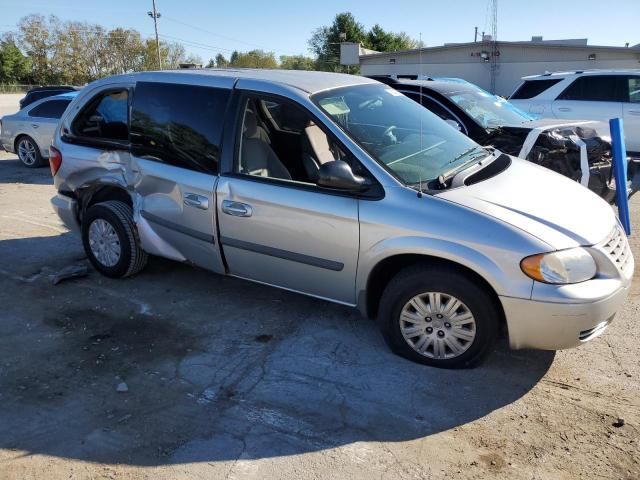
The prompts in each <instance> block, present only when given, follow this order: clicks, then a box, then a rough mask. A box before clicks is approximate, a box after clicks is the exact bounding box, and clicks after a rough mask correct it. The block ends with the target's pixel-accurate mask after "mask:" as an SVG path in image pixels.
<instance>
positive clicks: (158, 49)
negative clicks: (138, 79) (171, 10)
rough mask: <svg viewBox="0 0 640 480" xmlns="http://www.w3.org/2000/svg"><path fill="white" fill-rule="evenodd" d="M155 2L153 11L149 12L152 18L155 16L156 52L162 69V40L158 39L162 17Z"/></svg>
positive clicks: (153, 0) (159, 67)
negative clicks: (159, 22) (159, 20)
mask: <svg viewBox="0 0 640 480" xmlns="http://www.w3.org/2000/svg"><path fill="white" fill-rule="evenodd" d="M152 2H153V11H151V12H147V15H149V16H150V17H151V18H153V26H154V28H155V30H156V54H157V55H158V69H159V70H162V60H161V58H160V40H158V19H159V18H160V16H161V15H160V12H158V11H157V10H156V0H152Z"/></svg>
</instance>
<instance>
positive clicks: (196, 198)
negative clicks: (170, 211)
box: [182, 192, 209, 210]
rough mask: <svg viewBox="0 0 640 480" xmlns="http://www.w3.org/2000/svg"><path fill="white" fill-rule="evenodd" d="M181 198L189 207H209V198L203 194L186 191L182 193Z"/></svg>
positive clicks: (203, 208)
mask: <svg viewBox="0 0 640 480" xmlns="http://www.w3.org/2000/svg"><path fill="white" fill-rule="evenodd" d="M182 200H183V202H184V204H185V205H187V206H189V207H194V208H199V209H200V210H207V209H208V208H209V199H208V198H207V197H205V196H204V195H198V194H197V193H189V192H187V193H185V194H184V195H183V197H182Z"/></svg>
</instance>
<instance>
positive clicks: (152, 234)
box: [129, 156, 225, 273]
mask: <svg viewBox="0 0 640 480" xmlns="http://www.w3.org/2000/svg"><path fill="white" fill-rule="evenodd" d="M131 171H132V177H131V179H130V182H131V183H130V185H129V189H130V190H131V191H132V192H134V193H133V195H134V198H135V202H134V220H135V221H136V223H137V224H138V233H139V234H140V240H141V242H142V246H143V248H144V249H145V250H146V251H148V252H149V253H154V252H155V253H156V254H157V255H162V256H164V257H168V258H174V259H176V260H183V261H184V260H186V261H189V262H190V263H193V264H195V265H198V266H200V267H203V268H206V269H208V270H212V271H214V272H219V273H223V272H224V271H225V269H224V264H223V262H222V256H221V253H220V248H219V244H218V241H217V232H216V209H215V187H216V184H217V181H218V176H217V175H210V174H206V173H200V172H195V171H192V170H185V169H182V168H178V167H174V166H172V165H166V164H163V163H159V162H155V161H152V160H144V159H141V158H137V157H133V156H132V157H131ZM178 256H179V257H181V258H178Z"/></svg>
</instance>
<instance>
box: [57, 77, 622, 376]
mask: <svg viewBox="0 0 640 480" xmlns="http://www.w3.org/2000/svg"><path fill="white" fill-rule="evenodd" d="M51 152H52V155H51V157H50V158H49V163H50V165H51V171H52V174H53V176H54V184H55V187H56V188H57V191H58V193H57V195H56V196H55V197H54V198H53V199H52V203H53V207H54V209H55V210H56V211H57V213H58V215H59V216H60V218H61V219H62V220H63V222H64V223H65V224H66V225H68V226H69V227H70V228H75V229H77V230H80V232H81V236H82V241H83V244H84V248H85V251H86V253H87V255H88V258H89V260H90V261H91V263H92V264H93V266H94V267H95V268H96V269H97V270H98V271H100V272H101V273H103V274H104V275H107V276H109V277H127V276H131V275H134V274H136V273H138V272H140V271H141V270H142V269H143V267H144V266H145V263H146V261H147V255H148V254H151V255H158V256H162V257H166V258H170V259H173V260H177V261H181V262H188V263H190V264H194V265H198V266H201V267H203V268H206V269H209V270H211V271H214V272H218V273H221V274H226V275H230V276H235V277H239V278H243V279H247V280H252V281H254V282H258V283H262V284H267V285H272V286H276V287H280V288H283V289H286V290H291V291H295V292H299V293H303V294H306V295H310V296H314V297H318V298H322V299H325V300H329V301H332V302H336V303H340V304H343V305H349V306H353V307H358V308H359V310H360V311H361V312H362V313H363V314H365V315H368V316H370V317H375V318H377V321H378V324H379V326H380V328H381V330H382V333H383V335H384V338H385V339H386V341H387V343H388V344H389V346H390V347H391V349H392V350H393V351H394V352H396V353H398V354H400V355H402V356H405V357H407V358H409V359H411V360H414V361H416V362H421V363H424V364H429V365H434V366H438V367H464V366H469V365H473V364H475V363H477V362H478V361H479V360H480V359H481V358H482V357H484V356H485V355H486V354H487V353H489V352H490V351H491V347H492V344H493V341H494V339H495V338H496V336H497V334H498V331H499V330H500V329H501V328H502V327H504V326H506V331H507V334H508V337H509V341H510V344H511V346H512V347H513V348H544V349H560V348H568V347H575V346H577V345H580V344H582V343H584V342H586V341H589V340H591V339H592V338H594V337H596V336H598V335H600V334H601V333H602V332H603V330H604V329H605V328H606V327H607V325H609V323H610V322H611V321H612V320H613V318H614V316H615V314H616V312H617V311H618V310H619V309H620V308H621V306H622V304H623V302H624V300H625V298H626V296H627V293H628V289H629V284H630V282H631V278H632V275H633V270H634V260H633V257H632V254H631V251H630V249H629V245H628V243H627V238H626V236H625V234H624V233H623V232H622V230H621V227H620V225H619V223H618V221H617V219H616V218H615V216H614V213H613V211H612V209H611V208H610V207H609V205H607V203H606V202H604V201H603V200H602V199H600V198H598V196H596V195H594V194H593V193H592V192H590V191H589V190H587V189H585V188H582V187H581V186H579V185H577V184H576V183H575V182H572V181H570V180H568V179H566V178H564V177H562V176H560V175H557V174H555V173H553V172H550V171H549V170H547V169H545V168H541V167H539V166H537V165H534V164H532V163H530V162H526V161H524V160H520V159H517V158H513V157H510V156H508V155H505V154H500V153H498V152H497V151H496V150H491V149H486V148H483V147H481V146H480V145H478V144H477V143H475V142H474V141H473V140H471V139H470V138H468V137H466V136H465V135H463V134H462V133H460V132H458V131H457V130H455V129H453V128H451V127H450V126H449V125H447V124H446V123H445V122H443V121H442V120H441V119H439V118H438V117H437V116H435V115H433V114H432V113H430V112H429V111H428V110H427V109H425V108H422V107H421V106H420V105H418V104H416V103H415V102H413V101H411V100H409V99H408V98H407V97H405V96H404V95H402V94H401V93H399V92H397V91H396V90H393V89H391V88H389V87H388V86H386V85H383V84H381V83H378V82H375V81H373V80H370V79H366V78H361V77H354V76H349V75H341V74H333V73H325V72H302V71H296V72H294V71H283V70H273V71H270V70H181V71H172V72H143V73H136V74H129V75H123V76H116V77H110V78H106V79H102V80H99V81H97V82H95V83H92V84H90V85H89V86H87V87H86V88H85V89H84V90H83V91H82V92H81V93H80V94H79V95H78V97H77V98H76V99H75V100H74V101H73V102H72V103H71V105H70V106H69V108H68V109H67V111H66V113H65V114H64V116H63V117H62V119H61V121H60V124H59V126H58V128H57V130H56V134H55V136H54V139H53V144H52V147H51ZM363 328H364V327H363Z"/></svg>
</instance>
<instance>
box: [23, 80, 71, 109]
mask: <svg viewBox="0 0 640 480" xmlns="http://www.w3.org/2000/svg"><path fill="white" fill-rule="evenodd" d="M78 90H79V88H78V87H72V86H69V85H49V86H46V87H36V88H32V89H31V90H29V91H28V92H27V94H26V95H25V96H24V97H22V98H21V99H20V101H19V102H18V103H19V104H20V109H21V110H22V109H23V108H25V107H27V106H28V105H31V104H32V103H33V102H37V101H38V100H42V99H43V98H47V97H53V96H54V95H60V94H62V93H68V92H75V91H78Z"/></svg>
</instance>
